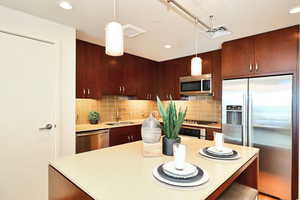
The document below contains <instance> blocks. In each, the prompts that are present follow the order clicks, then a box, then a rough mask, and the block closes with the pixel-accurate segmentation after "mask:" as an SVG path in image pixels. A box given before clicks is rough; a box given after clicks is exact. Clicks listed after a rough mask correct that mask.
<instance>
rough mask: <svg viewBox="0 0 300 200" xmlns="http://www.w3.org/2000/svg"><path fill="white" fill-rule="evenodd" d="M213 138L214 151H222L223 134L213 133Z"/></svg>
mask: <svg viewBox="0 0 300 200" xmlns="http://www.w3.org/2000/svg"><path fill="white" fill-rule="evenodd" d="M214 137H215V138H214V140H215V146H216V149H217V150H218V151H222V149H223V146H224V134H223V133H217V132H215V135H214Z"/></svg>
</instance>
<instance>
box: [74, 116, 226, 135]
mask: <svg viewBox="0 0 300 200" xmlns="http://www.w3.org/2000/svg"><path fill="white" fill-rule="evenodd" d="M128 121H130V122H133V123H132V124H118V125H113V126H112V125H107V123H110V122H103V123H100V124H95V125H93V124H78V125H76V132H77V133H78V132H84V131H95V130H101V129H110V128H118V127H125V126H136V125H141V124H142V123H143V121H144V119H138V120H127V121H123V122H128ZM121 122H122V121H121ZM183 125H185V126H191V127H202V128H214V129H221V124H209V125H204V124H190V123H183Z"/></svg>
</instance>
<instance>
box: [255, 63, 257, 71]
mask: <svg viewBox="0 0 300 200" xmlns="http://www.w3.org/2000/svg"><path fill="white" fill-rule="evenodd" d="M255 71H256V72H257V71H258V64H257V63H256V64H255Z"/></svg>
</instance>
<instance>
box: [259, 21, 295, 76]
mask: <svg viewBox="0 0 300 200" xmlns="http://www.w3.org/2000/svg"><path fill="white" fill-rule="evenodd" d="M298 40H299V27H298V26H293V27H290V28H285V29H281V30H277V31H272V32H269V33H263V34H260V35H256V36H255V37H254V41H255V43H254V44H255V45H254V47H255V51H254V52H255V74H259V75H264V74H266V75H268V74H273V73H274V74H284V73H290V72H294V71H295V70H296V66H297V56H298Z"/></svg>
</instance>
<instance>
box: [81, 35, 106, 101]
mask: <svg viewBox="0 0 300 200" xmlns="http://www.w3.org/2000/svg"><path fill="white" fill-rule="evenodd" d="M100 59H101V52H100V51H99V49H98V46H97V45H94V44H90V43H87V42H84V41H80V40H77V41H76V97H77V98H95V99H97V98H100V97H101V91H100V88H99V87H98V85H99V84H98V80H99V77H98V74H99V73H98V61H99V60H100Z"/></svg>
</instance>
